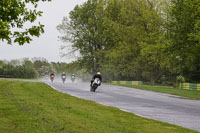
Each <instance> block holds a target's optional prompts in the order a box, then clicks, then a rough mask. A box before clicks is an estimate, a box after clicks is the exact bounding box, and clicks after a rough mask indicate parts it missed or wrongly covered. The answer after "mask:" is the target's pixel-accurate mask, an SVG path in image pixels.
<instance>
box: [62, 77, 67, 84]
mask: <svg viewBox="0 0 200 133" xmlns="http://www.w3.org/2000/svg"><path fill="white" fill-rule="evenodd" d="M65 80H66V76H65V75H62V82H63V83H65Z"/></svg>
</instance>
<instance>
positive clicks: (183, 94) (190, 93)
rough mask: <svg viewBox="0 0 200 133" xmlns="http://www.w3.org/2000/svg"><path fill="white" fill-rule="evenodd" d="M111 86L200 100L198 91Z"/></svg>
mask: <svg viewBox="0 0 200 133" xmlns="http://www.w3.org/2000/svg"><path fill="white" fill-rule="evenodd" d="M110 85H118V86H125V87H130V88H136V89H142V90H148V91H155V92H161V93H167V94H172V95H177V96H181V97H183V98H187V99H193V100H200V91H197V90H183V89H177V88H173V87H170V86H153V85H152V86H151V85H141V86H137V85H119V84H110Z"/></svg>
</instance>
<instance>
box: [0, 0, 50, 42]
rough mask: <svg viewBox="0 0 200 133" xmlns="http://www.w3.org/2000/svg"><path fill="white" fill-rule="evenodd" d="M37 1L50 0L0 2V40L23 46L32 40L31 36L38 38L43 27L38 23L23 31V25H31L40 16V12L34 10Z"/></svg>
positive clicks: (4, 0)
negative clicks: (28, 23)
mask: <svg viewBox="0 0 200 133" xmlns="http://www.w3.org/2000/svg"><path fill="white" fill-rule="evenodd" d="M39 1H51V0H1V1H0V40H2V41H7V42H8V43H9V44H11V43H12V41H14V42H16V43H18V44H19V45H23V44H24V43H29V42H30V41H31V40H32V39H31V36H36V37H39V36H40V35H41V33H43V32H44V25H42V24H40V23H39V24H38V25H33V26H32V27H29V28H25V29H23V28H24V24H25V23H27V22H30V23H33V22H35V21H36V19H37V18H38V16H41V15H42V12H41V11H37V10H36V9H37V6H38V2H39ZM28 6H29V8H28ZM30 6H32V9H31V8H30Z"/></svg>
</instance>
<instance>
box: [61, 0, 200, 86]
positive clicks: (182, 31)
mask: <svg viewBox="0 0 200 133" xmlns="http://www.w3.org/2000/svg"><path fill="white" fill-rule="evenodd" d="M199 9H200V2H199V1H198V0H88V1H87V2H85V3H84V4H82V5H79V6H76V7H75V8H74V10H72V11H71V13H70V16H69V18H66V17H64V19H63V21H62V24H60V25H58V27H57V29H58V30H59V31H60V33H61V34H62V35H61V36H60V37H59V38H60V39H61V40H62V41H64V42H67V43H66V45H69V44H70V45H71V46H72V48H73V50H74V51H76V50H78V51H79V52H80V58H79V64H80V65H81V66H82V67H84V68H85V69H86V70H87V71H88V72H90V73H93V72H95V71H97V70H98V71H99V70H100V71H101V72H102V73H103V75H104V79H106V80H108V81H109V80H143V81H147V82H151V83H153V84H154V83H161V82H162V81H163V82H164V80H163V79H165V82H166V81H168V82H170V81H174V82H175V81H176V77H177V76H178V75H183V76H184V77H186V81H195V80H196V81H198V79H200V78H198V77H199V76H200V67H199V66H200V65H199V59H200V58H199V56H200V54H199V52H200V47H199V46H200V45H199V24H200V21H199ZM69 42H70V43H69ZM72 52H73V51H72Z"/></svg>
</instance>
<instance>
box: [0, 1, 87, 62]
mask: <svg viewBox="0 0 200 133" xmlns="http://www.w3.org/2000/svg"><path fill="white" fill-rule="evenodd" d="M86 1H87V0H53V1H52V2H44V3H42V4H40V5H39V9H40V10H42V11H43V16H42V17H41V18H39V20H40V22H41V23H42V24H44V25H45V33H44V34H42V35H41V36H40V37H39V38H34V40H33V41H32V42H31V43H30V44H25V45H23V46H19V45H18V44H12V45H8V44H7V43H6V42H1V41H0V60H4V59H6V60H11V59H21V58H25V57H28V58H30V59H31V58H33V57H44V58H46V59H47V60H48V61H50V62H51V61H54V62H57V61H59V62H71V61H72V59H69V57H68V58H66V57H60V52H61V51H60V46H61V45H63V42H61V41H59V40H58V36H59V35H60V34H59V33H58V31H57V29H56V26H57V25H58V24H61V22H62V18H63V16H68V14H69V12H70V11H71V10H73V8H74V6H76V5H80V4H83V3H84V2H86Z"/></svg>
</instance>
